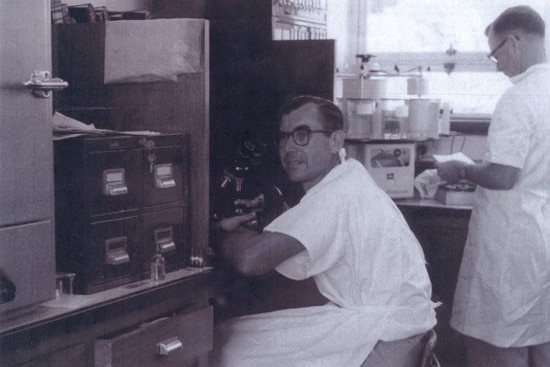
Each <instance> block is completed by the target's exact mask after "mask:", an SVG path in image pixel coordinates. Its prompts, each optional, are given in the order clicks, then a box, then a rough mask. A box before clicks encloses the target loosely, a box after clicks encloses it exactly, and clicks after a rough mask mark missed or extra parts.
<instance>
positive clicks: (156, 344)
mask: <svg viewBox="0 0 550 367" xmlns="http://www.w3.org/2000/svg"><path fill="white" fill-rule="evenodd" d="M213 329H214V326H213V316H212V307H206V308H203V309H201V310H198V311H195V312H192V313H188V314H182V315H178V316H174V317H171V318H166V319H161V320H157V321H155V322H151V323H148V324H144V325H142V326H140V327H138V328H136V329H134V330H131V331H129V332H127V333H125V334H121V335H114V336H107V337H105V338H103V339H99V340H96V342H95V360H94V362H95V364H94V365H95V367H105V366H109V367H127V366H132V367H156V366H159V367H160V366H162V367H171V366H178V367H182V366H188V365H191V364H192V363H193V362H194V361H195V360H196V359H197V358H200V357H204V356H205V355H206V354H208V352H209V351H211V350H212V346H213ZM193 364H194V363H193Z"/></svg>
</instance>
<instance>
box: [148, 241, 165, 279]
mask: <svg viewBox="0 0 550 367" xmlns="http://www.w3.org/2000/svg"><path fill="white" fill-rule="evenodd" d="M165 277H166V260H164V256H162V252H161V251H160V247H158V246H157V249H156V252H155V255H153V259H152V260H151V280H152V281H153V282H158V281H161V280H164V278H165Z"/></svg>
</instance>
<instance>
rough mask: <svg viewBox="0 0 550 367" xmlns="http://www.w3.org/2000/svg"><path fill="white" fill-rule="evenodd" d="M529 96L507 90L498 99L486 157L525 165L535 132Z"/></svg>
mask: <svg viewBox="0 0 550 367" xmlns="http://www.w3.org/2000/svg"><path fill="white" fill-rule="evenodd" d="M532 121H533V117H532V112H531V108H530V101H529V99H528V96H524V95H521V94H518V93H510V92H507V93H506V94H505V95H504V96H503V97H502V98H501V99H500V101H499V102H498V104H497V107H496V109H495V113H494V114H493V118H492V119H491V125H490V127H489V134H488V137H487V142H488V144H487V147H488V148H487V157H486V158H487V160H488V161H489V162H491V163H497V164H502V165H507V166H512V167H516V168H520V169H521V168H523V166H524V164H525V160H526V158H527V155H528V153H529V146H530V140H531V134H532V133H533V126H532Z"/></svg>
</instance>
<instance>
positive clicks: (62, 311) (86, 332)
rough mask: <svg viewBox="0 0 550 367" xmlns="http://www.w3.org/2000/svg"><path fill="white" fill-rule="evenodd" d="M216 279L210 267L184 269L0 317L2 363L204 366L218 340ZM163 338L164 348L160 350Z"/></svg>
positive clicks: (23, 366)
mask: <svg viewBox="0 0 550 367" xmlns="http://www.w3.org/2000/svg"><path fill="white" fill-rule="evenodd" d="M212 282H213V275H212V273H211V272H210V271H209V270H204V271H197V270H185V269H183V270H180V271H178V272H174V273H170V274H167V279H166V281H164V282H162V283H160V284H151V283H149V282H148V281H142V282H138V283H133V284H130V285H127V286H124V287H120V288H117V289H110V290H107V291H103V292H100V293H95V294H93V295H86V296H83V295H75V296H65V298H63V299H59V300H54V301H49V302H47V303H45V304H42V305H41V306H39V307H38V308H36V309H33V310H31V311H30V312H28V313H26V314H21V315H18V316H17V317H13V318H9V319H8V318H6V319H1V320H0V366H2V367H60V366H61V367H64V366H67V367H69V366H70V367H74V366H79V367H108V366H112V367H117V366H124V367H126V366H136V367H139V366H144V367H150V366H163V367H164V366H168V367H170V366H176V365H177V366H194V367H206V366H207V361H208V353H209V352H210V351H211V350H212V347H213V328H214V326H213V316H212V307H211V306H210V305H209V299H210V298H211V296H212V291H211V284H212ZM175 338H177V341H178V342H180V343H181V347H179V344H177V343H176V342H175V340H176V339H175ZM162 343H164V344H163V345H164V347H166V350H168V351H169V353H168V355H167V356H160V355H159V348H160V347H161V344H162ZM174 343H176V344H174Z"/></svg>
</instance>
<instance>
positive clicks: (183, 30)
mask: <svg viewBox="0 0 550 367" xmlns="http://www.w3.org/2000/svg"><path fill="white" fill-rule="evenodd" d="M203 29H204V20H202V19H152V20H145V21H135V20H128V21H124V20H120V21H116V22H108V23H106V33H105V75H104V82H105V84H109V83H146V82H154V81H177V76H178V75H179V74H182V73H196V72H201V71H202V65H201V62H202V59H201V54H202V37H203Z"/></svg>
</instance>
